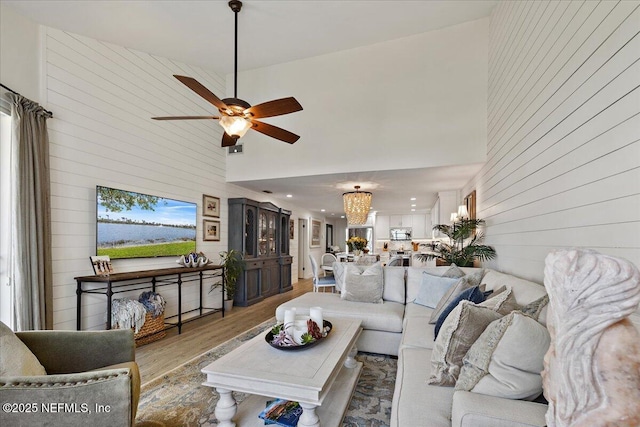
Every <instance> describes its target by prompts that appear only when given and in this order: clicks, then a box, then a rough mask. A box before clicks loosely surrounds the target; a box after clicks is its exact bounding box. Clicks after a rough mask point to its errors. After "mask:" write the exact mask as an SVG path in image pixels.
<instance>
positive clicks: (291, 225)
mask: <svg viewBox="0 0 640 427" xmlns="http://www.w3.org/2000/svg"><path fill="white" fill-rule="evenodd" d="M295 224H296V223H295V221H294V220H292V219H290V220H289V240H293V231H294V227H295Z"/></svg>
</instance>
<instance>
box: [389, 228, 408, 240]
mask: <svg viewBox="0 0 640 427" xmlns="http://www.w3.org/2000/svg"><path fill="white" fill-rule="evenodd" d="M389 238H390V239H391V240H392V241H394V242H404V241H408V240H411V227H400V228H390V229H389Z"/></svg>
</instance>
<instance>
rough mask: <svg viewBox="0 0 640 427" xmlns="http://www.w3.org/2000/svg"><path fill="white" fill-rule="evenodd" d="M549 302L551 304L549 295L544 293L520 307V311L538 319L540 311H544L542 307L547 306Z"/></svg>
mask: <svg viewBox="0 0 640 427" xmlns="http://www.w3.org/2000/svg"><path fill="white" fill-rule="evenodd" d="M547 304H549V295H544V296H541V297H540V298H538V299H537V300H535V301H533V302H530V303H529V304H527V305H525V306H524V307H522V308H521V309H520V311H521V312H523V313H524V314H527V315H529V316H531V317H533V318H534V319H536V320H538V318H539V317H540V313H542V309H543V308H545V307H546V306H547Z"/></svg>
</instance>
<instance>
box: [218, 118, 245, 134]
mask: <svg viewBox="0 0 640 427" xmlns="http://www.w3.org/2000/svg"><path fill="white" fill-rule="evenodd" d="M220 126H222V127H223V128H224V131H225V132H226V133H227V135H229V136H233V137H238V138H242V137H243V136H244V134H245V133H247V131H248V130H249V129H251V122H250V121H248V120H247V119H245V118H244V117H240V116H222V117H220Z"/></svg>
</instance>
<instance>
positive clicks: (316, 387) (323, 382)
mask: <svg viewBox="0 0 640 427" xmlns="http://www.w3.org/2000/svg"><path fill="white" fill-rule="evenodd" d="M325 320H328V321H330V322H331V323H332V325H333V329H332V330H331V333H329V335H328V336H327V337H326V338H325V339H323V340H322V341H321V342H319V343H318V344H317V345H315V346H313V347H312V348H308V349H304V350H299V351H285V350H278V349H275V348H273V347H271V346H270V345H269V344H267V342H266V341H265V339H264V337H265V335H266V332H264V333H261V334H260V335H258V336H256V337H255V338H253V339H251V340H250V341H247V342H246V343H244V344H242V345H241V346H240V347H238V348H236V349H235V350H233V351H232V352H230V353H228V354H226V355H224V356H223V357H221V358H220V359H218V360H216V361H214V362H213V363H211V364H210V365H208V366H207V367H205V368H204V369H202V372H203V373H205V374H206V375H207V381H206V382H204V383H203V385H205V386H208V387H214V388H215V389H216V391H217V392H218V394H219V395H220V398H219V400H218V403H217V405H216V409H215V415H216V418H217V419H218V421H219V424H218V426H220V427H232V426H235V425H236V424H235V422H233V421H232V419H233V418H234V417H236V415H237V417H236V419H238V420H242V421H241V422H240V425H241V426H254V425H255V426H264V421H263V420H261V419H259V418H258V414H259V413H260V412H261V411H262V410H263V409H264V408H265V406H266V402H267V400H272V399H273V398H280V399H287V400H293V401H297V402H299V403H300V406H301V407H302V409H303V413H302V415H301V416H300V420H299V422H298V425H299V426H304V427H318V426H320V419H322V426H323V427H330V426H336V427H337V426H339V425H340V424H341V423H342V418H343V417H344V413H345V412H346V410H347V408H348V406H349V401H350V400H351V395H352V394H353V390H354V389H355V387H356V383H357V382H358V377H359V376H360V371H361V370H362V363H361V362H357V361H356V360H355V359H354V356H355V355H356V352H357V350H356V348H355V343H356V341H357V339H358V336H359V335H360V331H361V330H362V328H361V327H360V320H356V319H342V318H329V319H325ZM232 391H240V392H244V393H248V394H250V395H251V396H248V397H247V398H246V399H245V400H244V401H243V402H242V403H241V404H240V405H238V404H237V403H236V401H235V399H234V398H233V395H232ZM268 398H271V399H268ZM321 405H322V406H321Z"/></svg>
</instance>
